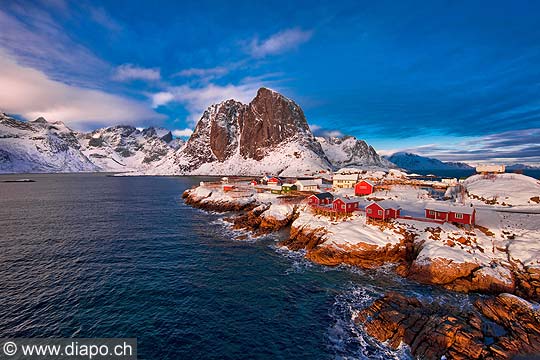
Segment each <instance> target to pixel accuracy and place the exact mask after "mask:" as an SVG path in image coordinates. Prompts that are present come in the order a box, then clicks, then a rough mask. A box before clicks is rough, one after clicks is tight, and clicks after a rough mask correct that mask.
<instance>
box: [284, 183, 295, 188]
mask: <svg viewBox="0 0 540 360" xmlns="http://www.w3.org/2000/svg"><path fill="white" fill-rule="evenodd" d="M281 186H284V187H292V186H296V185H295V184H291V183H285V184H282V185H281Z"/></svg>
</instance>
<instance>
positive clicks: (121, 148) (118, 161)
mask: <svg viewBox="0 0 540 360" xmlns="http://www.w3.org/2000/svg"><path fill="white" fill-rule="evenodd" d="M181 146H183V142H182V140H179V139H173V138H172V135H171V133H170V131H168V130H166V129H161V128H147V129H143V130H138V129H136V128H134V127H131V126H114V127H109V128H103V129H99V130H95V131H93V132H91V133H77V132H75V131H72V130H71V129H70V128H68V127H67V126H66V125H64V124H63V123H62V122H48V121H47V120H45V119H43V118H39V119H37V120H35V121H30V122H24V121H19V120H15V119H13V118H11V117H9V116H7V115H5V114H0V172H2V173H24V172H84V171H90V172H93V171H122V172H125V171H142V170H146V169H148V168H151V167H153V166H155V164H156V163H158V162H160V161H161V160H162V159H163V158H164V157H165V156H167V155H169V154H172V153H174V151H176V149H178V148H180V147H181Z"/></svg>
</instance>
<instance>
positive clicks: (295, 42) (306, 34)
mask: <svg viewBox="0 0 540 360" xmlns="http://www.w3.org/2000/svg"><path fill="white" fill-rule="evenodd" d="M312 35H313V32H312V31H308V30H302V29H299V28H294V29H287V30H283V31H280V32H278V33H276V34H274V35H272V36H270V37H269V38H267V39H265V40H262V41H260V40H259V39H258V38H255V39H253V40H252V41H251V43H250V44H249V47H248V50H249V53H250V54H251V55H252V56H253V57H255V58H262V57H265V56H267V55H274V54H280V53H283V52H285V51H287V50H291V49H294V48H296V47H298V46H299V45H300V44H303V43H305V42H307V41H308V40H309V39H311V36H312Z"/></svg>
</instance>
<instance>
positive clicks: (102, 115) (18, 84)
mask: <svg viewBox="0 0 540 360" xmlns="http://www.w3.org/2000/svg"><path fill="white" fill-rule="evenodd" d="M0 89H3V90H2V91H0V109H2V111H5V112H8V113H14V114H20V115H22V116H23V117H24V118H26V119H34V118H37V117H39V116H44V117H45V118H47V119H49V120H53V121H57V120H61V121H64V122H66V123H67V124H68V125H71V126H75V127H76V128H84V126H85V124H92V125H96V124H100V125H110V124H117V123H125V124H136V123H138V122H141V121H143V120H155V119H161V118H163V115H160V114H158V113H156V112H154V111H153V110H152V109H151V108H150V106H149V105H146V104H144V103H141V102H137V101H134V100H132V99H129V98H126V97H122V96H118V95H114V94H109V93H106V92H103V91H99V90H93V89H88V88H83V87H79V86H72V85H67V84H64V83H62V82H59V81H55V80H52V79H50V78H49V77H47V76H46V75H45V74H44V73H43V72H42V71H39V70H36V69H33V68H30V67H25V66H22V65H20V64H18V63H17V62H16V61H15V60H14V59H12V58H11V57H9V56H8V55H7V54H6V53H5V52H3V51H1V50H0Z"/></svg>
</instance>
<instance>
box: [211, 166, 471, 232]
mask: <svg viewBox="0 0 540 360" xmlns="http://www.w3.org/2000/svg"><path fill="white" fill-rule="evenodd" d="M247 184H249V186H247V185H246V182H245V181H234V180H231V179H230V178H228V177H225V178H222V180H221V186H222V190H223V191H224V192H227V193H230V194H235V193H236V195H237V196H243V195H245V194H246V192H247V193H249V192H250V191H256V192H257V193H269V194H273V195H276V199H278V200H280V201H281V202H283V203H295V204H299V203H304V204H307V205H309V208H310V209H311V211H312V212H313V213H314V214H317V215H322V216H327V217H329V218H331V219H333V220H339V219H344V218H347V217H350V216H351V215H352V214H353V213H356V212H362V213H364V214H365V217H366V220H367V221H390V220H392V219H398V218H402V219H414V220H418V221H425V222H433V223H437V224H442V223H444V222H451V223H455V224H463V225H469V226H474V224H475V215H476V209H475V207H474V206H473V204H469V205H467V206H465V205H459V204H456V203H449V202H448V201H432V202H430V203H427V204H426V205H425V207H424V208H423V209H422V212H421V214H420V213H419V211H418V208H417V206H416V207H414V208H413V207H408V206H407V203H406V202H399V201H395V200H390V199H386V196H387V195H389V194H391V192H392V191H391V190H392V188H398V187H401V189H406V188H410V189H412V190H413V191H414V189H427V188H431V189H434V190H432V192H438V193H439V197H440V198H441V199H443V198H444V194H445V193H455V192H456V190H454V189H458V190H457V191H458V192H459V191H462V190H461V187H460V184H459V181H458V180H457V179H455V178H452V179H446V178H444V179H441V181H425V180H415V179H414V178H410V177H409V176H408V175H407V174H405V173H403V172H401V171H399V170H390V171H389V172H388V173H384V174H383V173H381V172H370V171H365V170H364V171H362V170H357V169H342V170H340V171H338V172H337V173H336V174H334V175H333V176H332V178H331V179H325V178H322V177H319V178H312V179H295V178H280V177H277V176H271V175H265V176H263V177H262V178H260V179H257V180H255V179H252V180H250V181H249V182H248V183H247ZM206 186H210V184H209V183H206ZM449 188H452V189H453V190H454V191H446V190H447V189H449Z"/></svg>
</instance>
